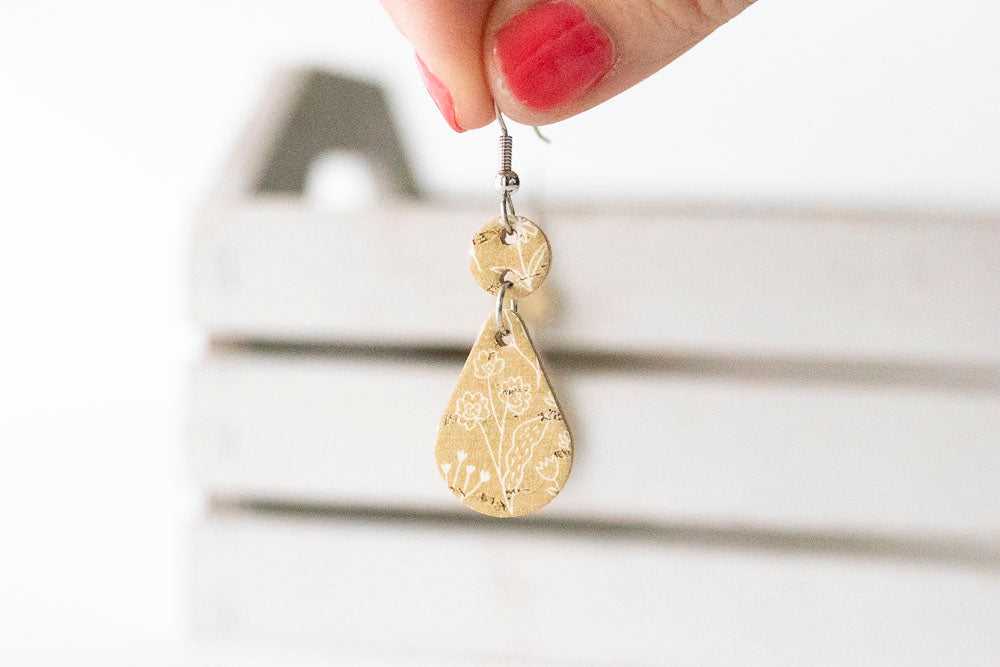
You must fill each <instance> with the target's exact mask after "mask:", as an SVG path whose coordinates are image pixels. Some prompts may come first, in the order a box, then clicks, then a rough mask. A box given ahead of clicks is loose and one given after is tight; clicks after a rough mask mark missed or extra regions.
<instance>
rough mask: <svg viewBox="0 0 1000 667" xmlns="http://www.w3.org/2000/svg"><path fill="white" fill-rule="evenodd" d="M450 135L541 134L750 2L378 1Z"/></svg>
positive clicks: (615, 90)
mask: <svg viewBox="0 0 1000 667" xmlns="http://www.w3.org/2000/svg"><path fill="white" fill-rule="evenodd" d="M381 2H382V5H383V6H384V7H385V9H386V11H388V12H389V15H390V16H391V17H392V20H393V21H394V22H395V24H396V26H397V27H398V28H399V30H400V32H402V33H403V35H405V36H406V37H407V39H409V40H410V43H411V44H412V45H413V48H414V50H415V51H416V57H417V68H418V69H419V71H420V74H421V76H422V77H423V79H424V83H425V84H426V86H427V90H428V92H429V93H430V94H431V97H432V98H434V102H435V104H437V106H438V109H440V110H441V114H442V115H443V116H444V118H445V120H446V121H447V122H448V124H449V125H450V126H451V127H452V129H454V130H456V131H457V132H462V131H465V130H471V129H474V128H477V127H482V126H483V125H486V124H488V123H490V122H491V121H492V120H493V119H494V111H493V102H494V100H496V103H497V105H498V106H499V107H500V109H502V110H503V112H504V113H505V114H506V115H508V116H510V117H511V118H513V119H514V120H516V121H519V122H522V123H526V124H531V125H544V124H546V123H553V122H555V121H557V120H562V119H563V118H568V117H569V116H573V115H575V114H578V113H580V112H581V111H584V110H586V109H589V108H590V107H592V106H595V105H597V104H600V103H601V102H603V101H605V100H607V99H609V98H611V97H614V96H615V95H617V94H618V93H620V92H622V91H623V90H626V89H628V88H630V87H631V86H634V85H635V84H636V83H638V82H640V81H642V80H643V79H645V78H646V77H648V76H649V75H651V74H653V73H654V72H656V71H657V70H659V69H660V68H661V67H663V66H665V65H666V64H667V63H669V62H671V61H672V60H674V59H675V58H677V57H678V56H679V55H681V54H682V53H684V52H685V51H687V50H688V49H690V48H691V47H692V46H694V45H695V44H697V43H698V42H699V41H701V40H702V39H704V38H705V37H706V36H708V35H709V34H710V33H711V32H712V31H713V30H715V29H716V28H718V27H719V26H721V25H722V24H724V23H725V22H726V21H728V20H729V19H731V18H732V17H734V16H736V15H737V14H739V13H740V12H741V11H742V10H743V9H745V8H746V7H747V6H749V5H750V4H752V2H753V0H542V1H541V2H538V1H537V0H381Z"/></svg>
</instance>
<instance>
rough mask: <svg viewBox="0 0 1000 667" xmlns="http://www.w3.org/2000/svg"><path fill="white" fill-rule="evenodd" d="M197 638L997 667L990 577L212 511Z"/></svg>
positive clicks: (197, 545) (703, 660)
mask: <svg viewBox="0 0 1000 667" xmlns="http://www.w3.org/2000/svg"><path fill="white" fill-rule="evenodd" d="M194 578H195V587H194V591H195V595H194V602H195V619H196V626H197V628H198V630H199V632H200V634H201V635H202V636H205V637H210V638H225V639H241V638H246V639H253V640H255V641H260V640H274V641H279V642H284V643H285V644H287V645H288V646H294V647H296V649H297V650H302V649H303V648H307V647H313V646H323V647H329V648H331V649H332V650H338V651H343V650H344V649H345V648H353V649H358V648H365V647H379V649H380V650H383V651H386V650H391V651H397V652H399V653H403V654H408V655H411V656H421V655H428V654H430V655H434V654H441V653H450V654H452V655H456V656H466V657H467V658H468V660H470V661H471V662H475V661H477V660H481V659H486V658H492V659H494V660H500V661H501V662H506V663H507V664H521V663H525V662H532V663H533V662H535V661H545V660H549V661H556V662H559V664H613V665H627V664H698V665H708V664H725V665H731V664H741V665H758V664H759V665H854V664H870V665H888V664H893V665H900V664H903V665H925V664H926V665H941V664H962V665H994V664H996V663H997V661H998V659H1000V577H998V576H997V574H996V572H995V571H993V570H989V569H976V568H961V567H955V566H946V565H943V564H919V563H909V564H907V563H899V562H886V561H878V560H873V561H868V560H863V559H857V558H851V557H845V556H836V557H835V556H824V555H804V554H782V553H768V552H761V551H756V552H745V551H739V550H730V549H708V548H703V547H694V546H685V545H684V544H678V543H669V542H663V541H657V540H655V539H648V540H635V539H624V538H619V537H614V536H608V535H603V536H595V535H590V534H587V533H586V532H577V533H562V534H558V533H553V532H551V531H512V530H500V531H498V530H495V529H494V528H491V527H490V525H489V524H485V523H484V524H482V525H480V526H468V525H465V526H449V525H446V524H434V525H432V526H427V525H407V524H406V523H402V522H388V523H377V522H372V523H369V522H365V521H359V520H357V519H351V520H345V519H329V520H325V521H320V520H311V521H307V520H302V519H292V520H289V519H286V518H282V519H268V518H246V517H237V516H217V517H214V518H209V519H207V520H206V521H203V522H202V523H201V525H199V526H198V527H197V529H196V530H195V534H194Z"/></svg>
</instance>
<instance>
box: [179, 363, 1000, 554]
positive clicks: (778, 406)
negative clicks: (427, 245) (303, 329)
mask: <svg viewBox="0 0 1000 667" xmlns="http://www.w3.org/2000/svg"><path fill="white" fill-rule="evenodd" d="M549 366H550V368H549V371H550V373H549V374H550V376H551V377H552V381H553V385H554V386H555V387H556V389H557V391H558V392H559V396H560V399H561V402H562V403H563V405H564V409H565V410H566V413H567V416H568V419H569V422H570V426H571V428H572V429H573V433H574V442H575V447H576V456H575V464H574V470H573V475H572V476H571V478H570V481H569V483H568V484H567V486H566V489H565V490H564V491H563V492H562V493H561V494H560V495H559V497H558V498H557V499H556V500H555V501H554V502H553V503H552V504H551V505H550V506H549V507H547V508H546V510H545V511H544V512H543V514H544V515H545V516H552V517H578V518H587V519H590V518H623V517H624V518H630V519H637V520H644V521H654V522H655V521H696V522H705V523H709V524H713V525H719V524H726V525H728V524H733V523H746V524H755V525H769V526H777V527H789V526H791V527H808V528H815V529H844V530H864V531H872V530H874V531H890V532H905V533H914V534H926V535H959V536H967V537H986V538H992V539H996V538H997V537H998V536H1000V512H998V510H997V508H998V507H1000V484H998V483H997V479H998V474H1000V410H998V403H997V400H998V394H997V393H994V392H992V391H988V390H987V389H984V388H982V387H980V388H975V387H973V388H961V387H947V386H942V387H937V388H933V387H921V386H907V385H891V384H890V385H879V384H865V383H863V382H859V383H853V384H852V383H850V382H844V383H840V384H830V385H827V384H823V383H819V382H813V381H809V382H804V381H796V380H794V379H786V380H783V381H781V382H778V381H775V380H773V379H768V378H766V377H763V376H762V377H757V378H754V377H738V376H732V377H725V376H701V375H698V374H684V375H682V374H670V373H669V372H668V371H667V370H665V369H662V368H660V369H657V368H651V369H646V370H645V371H643V370H642V369H637V368H635V367H624V368H621V369H618V370H615V369H609V368H598V367H592V366H589V365H586V364H582V365H581V364H580V363H576V362H572V360H570V361H569V362H563V363H553V364H550V365H549ZM459 367H460V362H459V361H458V360H457V359H455V360H452V361H445V360H440V359H438V360H433V359H427V360H424V361H420V360H417V359H409V360H400V359H393V358H382V359H374V358H371V359H362V358H346V357H345V358H323V357H294V356H287V355H286V356H270V357H269V356H261V355H256V354H249V353H248V354H238V353H234V354H218V355H217V356H214V357H209V358H207V359H205V360H204V361H203V362H201V363H200V364H199V366H198V367H197V368H196V369H195V372H194V375H193V394H192V406H193V407H192V415H193V416H192V427H193V428H192V442H193V458H194V462H195V468H196V473H197V476H198V481H199V484H201V485H202V486H203V487H204V488H205V489H206V490H207V491H208V492H209V493H212V494H216V495H222V496H233V497H256V498H263V499H275V500H288V501H318V502H324V503H333V504H349V505H368V506H375V507H400V508H419V509H430V510H448V509H454V510H455V511H459V512H461V511H465V510H462V509H461V508H460V507H459V506H458V504H457V503H456V501H455V500H454V498H453V497H452V496H451V494H450V493H449V492H448V491H447V490H446V489H445V488H444V486H443V484H442V482H441V480H440V478H439V475H438V473H437V471H436V469H435V465H434V459H433V442H434V433H435V428H436V425H437V423H438V420H439V418H440V415H441V413H442V412H443V410H444V408H445V402H446V401H447V397H448V396H449V395H450V392H451V389H452V387H453V385H454V383H455V381H456V378H457V376H458V370H459Z"/></svg>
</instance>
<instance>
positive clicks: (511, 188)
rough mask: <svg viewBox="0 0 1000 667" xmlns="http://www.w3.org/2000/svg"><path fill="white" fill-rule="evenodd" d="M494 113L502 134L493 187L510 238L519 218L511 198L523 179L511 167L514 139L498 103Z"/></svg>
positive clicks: (504, 227)
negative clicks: (498, 166)
mask: <svg viewBox="0 0 1000 667" xmlns="http://www.w3.org/2000/svg"><path fill="white" fill-rule="evenodd" d="M493 111H494V113H495V114H496V117H497V123H499V124H500V132H501V134H500V142H499V155H498V157H499V161H500V169H499V171H497V177H496V180H495V181H494V183H493V185H494V186H495V187H496V190H497V192H499V193H500V219H501V220H502V221H503V229H504V233H505V234H506V235H507V236H510V235H511V234H513V233H514V220H515V219H516V218H517V214H516V213H514V201H513V200H512V199H511V196H512V195H513V194H514V193H515V192H517V189H518V188H519V187H521V179H520V178H518V175H517V172H516V171H514V169H513V168H512V167H511V163H512V156H513V152H514V138H513V137H512V136H510V132H508V131H507V123H505V122H504V119H503V114H502V113H500V107H499V106H498V105H497V103H496V102H494V103H493ZM532 127H534V128H535V134H537V135H538V138H539V139H541V140H542V141H544V142H545V143H549V140H548V139H547V138H546V137H545V135H543V134H542V132H541V130H539V129H538V127H537V126H535V125H533V126H532Z"/></svg>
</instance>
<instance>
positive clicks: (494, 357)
mask: <svg viewBox="0 0 1000 667" xmlns="http://www.w3.org/2000/svg"><path fill="white" fill-rule="evenodd" d="M472 365H473V367H474V368H475V373H476V377H477V378H488V377H493V376H494V375H496V374H497V373H499V372H500V371H502V370H503V365H504V361H503V358H502V357H500V355H498V354H497V353H496V351H495V350H480V351H479V354H478V355H477V356H476V358H475V360H474V361H473V362H472Z"/></svg>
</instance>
